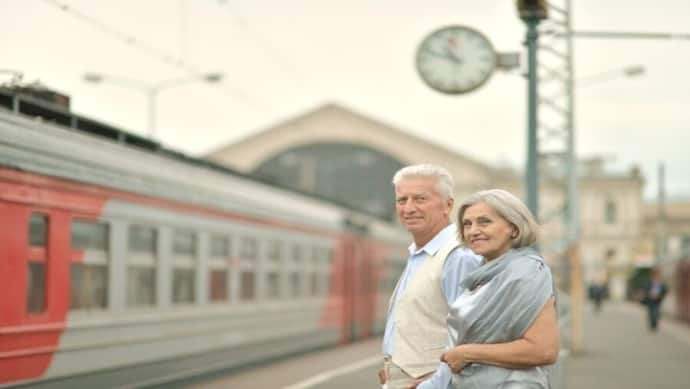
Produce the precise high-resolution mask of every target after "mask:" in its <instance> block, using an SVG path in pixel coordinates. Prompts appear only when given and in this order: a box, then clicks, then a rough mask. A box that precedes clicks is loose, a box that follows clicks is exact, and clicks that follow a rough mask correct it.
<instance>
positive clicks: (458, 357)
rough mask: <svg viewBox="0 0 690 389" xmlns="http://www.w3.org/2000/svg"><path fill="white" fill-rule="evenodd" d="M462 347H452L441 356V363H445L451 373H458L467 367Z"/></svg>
mask: <svg viewBox="0 0 690 389" xmlns="http://www.w3.org/2000/svg"><path fill="white" fill-rule="evenodd" d="M463 346H464V345H460V346H458V347H454V348H452V349H450V350H448V351H446V352H445V353H443V355H441V362H445V363H446V365H448V367H449V368H450V370H452V371H453V373H456V374H457V373H460V371H462V369H463V368H464V367H465V365H467V360H466V359H465V354H464V352H463Z"/></svg>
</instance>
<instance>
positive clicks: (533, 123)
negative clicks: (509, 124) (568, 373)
mask: <svg viewBox="0 0 690 389" xmlns="http://www.w3.org/2000/svg"><path fill="white" fill-rule="evenodd" d="M525 23H526V24H527V39H526V42H525V43H526V45H527V57H528V67H527V168H526V169H525V170H526V176H525V181H526V190H527V207H528V208H529V210H530V211H532V214H534V217H535V218H537V219H538V218H539V194H538V192H537V184H538V182H539V177H538V175H539V173H538V170H537V142H538V140H537V103H538V101H537V98H538V97H537V43H538V40H539V33H538V32H537V24H539V19H537V18H529V19H527V20H525Z"/></svg>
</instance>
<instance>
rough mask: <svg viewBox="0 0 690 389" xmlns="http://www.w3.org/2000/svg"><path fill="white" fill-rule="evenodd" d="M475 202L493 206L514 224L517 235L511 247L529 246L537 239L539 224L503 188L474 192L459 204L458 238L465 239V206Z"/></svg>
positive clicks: (523, 206)
mask: <svg viewBox="0 0 690 389" xmlns="http://www.w3.org/2000/svg"><path fill="white" fill-rule="evenodd" d="M477 203H486V205H488V206H490V207H491V208H493V210H494V211H496V213H498V214H499V215H500V216H501V217H502V218H504V219H506V220H507V221H508V223H510V224H512V225H513V226H515V228H516V229H517V236H515V237H514V238H513V239H512V240H513V248H520V247H525V246H531V245H532V244H534V243H535V242H536V241H537V238H538V235H539V225H538V224H537V221H536V220H535V219H534V216H533V215H532V212H530V210H529V209H528V208H527V206H525V203H523V202H522V200H520V199H519V198H517V196H515V195H514V194H512V193H510V192H508V191H505V190H503V189H489V190H482V191H479V192H476V193H474V194H472V195H470V197H468V198H467V199H465V201H463V202H462V204H460V209H459V211H458V230H459V235H460V240H462V241H463V242H465V243H467V242H466V241H465V232H464V230H463V228H462V218H463V217H464V215H465V211H466V210H467V208H469V207H471V206H472V205H474V204H477Z"/></svg>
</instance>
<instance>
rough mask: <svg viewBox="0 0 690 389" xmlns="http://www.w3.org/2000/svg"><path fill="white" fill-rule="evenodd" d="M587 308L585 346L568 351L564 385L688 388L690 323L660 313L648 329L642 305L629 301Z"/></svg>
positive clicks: (614, 388)
mask: <svg viewBox="0 0 690 389" xmlns="http://www.w3.org/2000/svg"><path fill="white" fill-rule="evenodd" d="M667 303H669V302H667ZM585 312H586V313H587V317H586V319H585V345H586V347H585V350H584V352H582V353H581V354H580V355H570V357H569V360H568V363H567V367H566V370H565V389H592V388H601V389H618V388H621V389H638V388H639V389H642V388H644V389H648V388H655V389H685V388H690V326H688V325H686V324H682V323H679V322H675V321H674V320H671V319H670V318H668V317H664V318H662V319H661V323H660V328H659V331H658V332H656V333H651V332H649V330H648V329H647V322H646V316H645V315H646V312H645V310H644V307H643V306H641V305H635V304H628V303H618V304H614V303H609V304H606V303H605V304H604V306H603V309H602V311H601V312H600V313H599V314H594V313H593V311H592V309H591V307H588V309H587V310H586V311H585Z"/></svg>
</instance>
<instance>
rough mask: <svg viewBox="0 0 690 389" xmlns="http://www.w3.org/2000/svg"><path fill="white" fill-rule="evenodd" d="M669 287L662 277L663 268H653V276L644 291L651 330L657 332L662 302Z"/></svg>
mask: <svg viewBox="0 0 690 389" xmlns="http://www.w3.org/2000/svg"><path fill="white" fill-rule="evenodd" d="M667 290H668V288H667V287H666V284H665V283H664V281H663V280H662V278H661V270H660V269H659V268H658V267H655V268H652V271H651V276H650V279H649V282H648V283H647V285H645V287H644V289H643V293H642V304H644V305H646V306H647V323H648V325H649V330H650V331H652V332H656V331H657V329H658V328H659V319H660V318H661V303H662V302H663V301H664V297H666V292H667Z"/></svg>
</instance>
